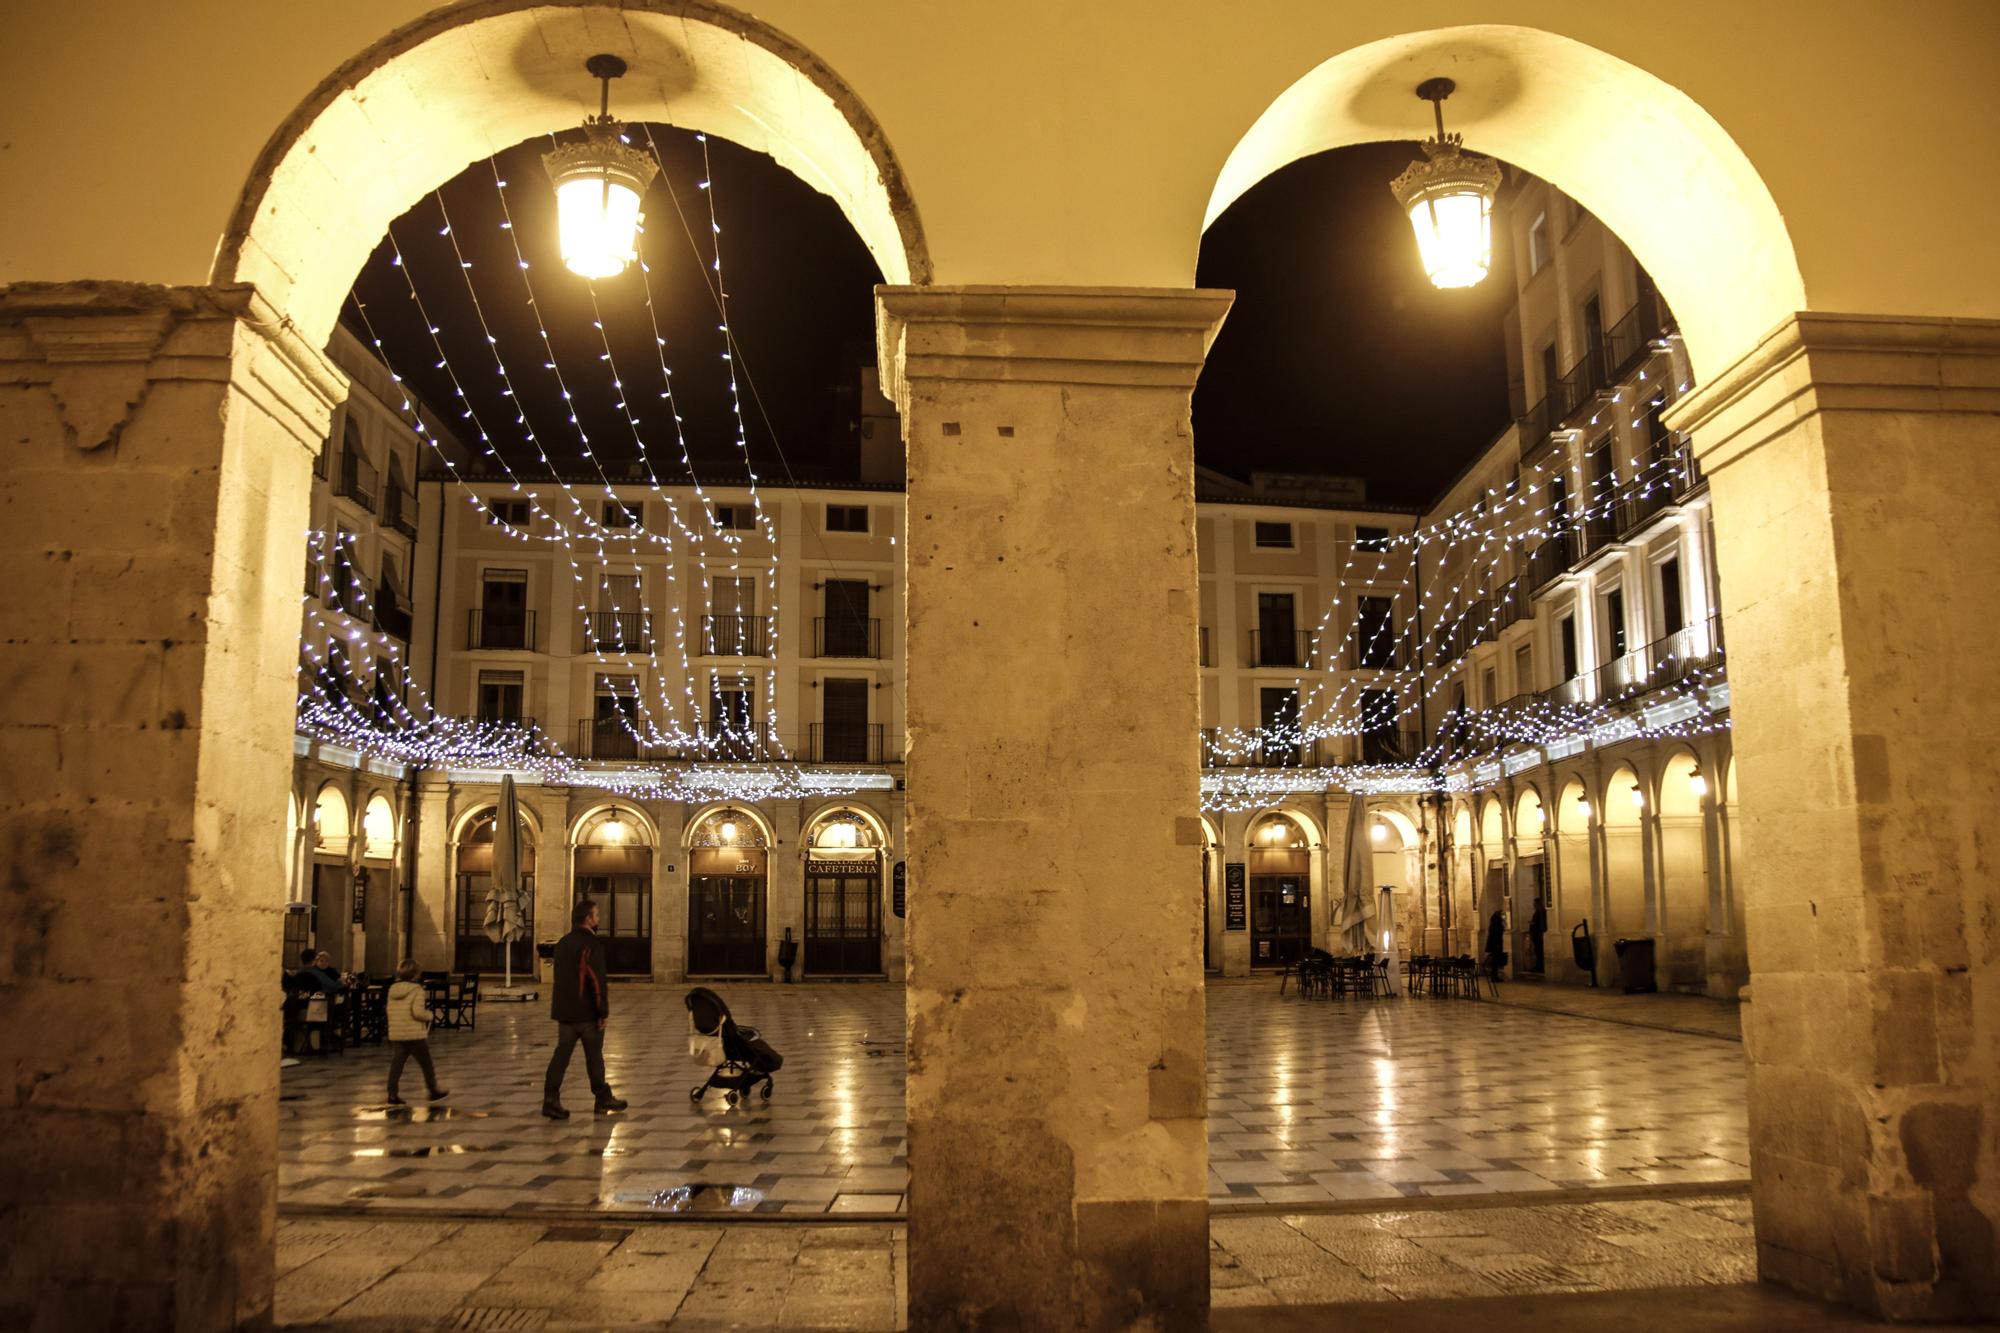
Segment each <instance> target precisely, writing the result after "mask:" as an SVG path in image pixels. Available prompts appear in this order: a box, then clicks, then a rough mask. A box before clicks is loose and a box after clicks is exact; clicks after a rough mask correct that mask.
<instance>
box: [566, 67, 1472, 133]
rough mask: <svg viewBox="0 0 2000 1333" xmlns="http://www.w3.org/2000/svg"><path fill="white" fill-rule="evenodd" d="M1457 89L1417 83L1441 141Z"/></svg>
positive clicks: (1437, 82)
mask: <svg viewBox="0 0 2000 1333" xmlns="http://www.w3.org/2000/svg"><path fill="white" fill-rule="evenodd" d="M609 58H610V57H605V56H600V57H598V59H600V60H603V59H609ZM619 72H620V73H621V74H622V73H623V72H624V67H623V66H622V65H621V66H620V67H619ZM1457 91H1458V85H1457V84H1456V83H1454V82H1453V81H1452V80H1450V79H1445V78H1437V79H1425V80H1424V81H1423V82H1422V83H1420V84H1418V85H1417V96H1418V97H1421V98H1422V99H1423V100H1424V101H1426V102H1429V103H1430V104H1431V110H1432V112H1434V113H1435V114H1436V115H1437V128H1438V142H1439V143H1443V142H1444V99H1445V98H1447V97H1450V96H1451V95H1452V94H1453V93H1455V92H1457Z"/></svg>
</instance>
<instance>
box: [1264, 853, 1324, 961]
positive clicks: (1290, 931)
mask: <svg viewBox="0 0 2000 1333" xmlns="http://www.w3.org/2000/svg"><path fill="white" fill-rule="evenodd" d="M1309 899H1310V892H1309V890H1308V889H1307V887H1306V877H1305V876H1304V875H1252V876H1251V877H1250V963H1251V965H1252V966H1253V967H1284V966H1286V965H1287V964H1290V963H1296V962H1298V961H1299V959H1301V958H1303V957H1305V953H1306V942H1307V940H1308V939H1310V938H1311V935H1312V911H1311V904H1310V901H1309Z"/></svg>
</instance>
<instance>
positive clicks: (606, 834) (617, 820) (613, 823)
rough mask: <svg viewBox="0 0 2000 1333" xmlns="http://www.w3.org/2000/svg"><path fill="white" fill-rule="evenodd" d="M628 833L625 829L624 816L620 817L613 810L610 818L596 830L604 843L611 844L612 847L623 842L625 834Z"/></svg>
mask: <svg viewBox="0 0 2000 1333" xmlns="http://www.w3.org/2000/svg"><path fill="white" fill-rule="evenodd" d="M628 832H629V830H628V829H627V828H626V827H625V818H624V816H622V815H620V814H619V813H618V811H616V810H613V811H612V812H611V814H610V816H609V817H608V818H607V819H606V820H605V821H604V823H603V825H602V826H600V827H599V829H598V834H599V835H600V836H601V837H602V838H603V839H604V841H606V842H608V843H611V844H612V845H614V846H616V845H617V844H619V843H622V842H624V841H625V837H626V834H627V833H628Z"/></svg>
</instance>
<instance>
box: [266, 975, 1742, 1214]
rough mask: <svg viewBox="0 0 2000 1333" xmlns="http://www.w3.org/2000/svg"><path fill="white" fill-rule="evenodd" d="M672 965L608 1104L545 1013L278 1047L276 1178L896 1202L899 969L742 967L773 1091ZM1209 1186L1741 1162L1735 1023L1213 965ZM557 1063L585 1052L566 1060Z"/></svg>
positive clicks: (1262, 1200)
mask: <svg viewBox="0 0 2000 1333" xmlns="http://www.w3.org/2000/svg"><path fill="white" fill-rule="evenodd" d="M681 991H682V988H680V987H638V986H627V987H621V988H620V989H619V991H618V992H617V1013H616V1017H615V1019H614V1021H613V1023H612V1025H611V1027H610V1029H609V1030H608V1032H607V1039H606V1044H605V1051H606V1064H607V1067H608V1068H609V1071H610V1077H611V1081H612V1083H613V1085H614V1087H615V1088H616V1089H617V1091H618V1093H619V1095H620V1096H623V1097H626V1098H628V1099H629V1100H630V1101H631V1103H632V1105H631V1109H630V1110H629V1111H627V1112H624V1113H622V1114H618V1115H608V1116H599V1115H592V1114H591V1113H590V1112H589V1110H588V1109H587V1108H588V1106H589V1094H588V1091H587V1089H585V1087H584V1085H583V1076H582V1073H581V1071H580V1069H579V1070H573V1072H572V1074H571V1078H570V1085H571V1086H570V1089H569V1092H568V1104H569V1105H570V1108H571V1110H572V1112H573V1116H572V1118H571V1119H570V1120H568V1121H564V1122H551V1121H548V1120H544V1119H542V1118H541V1116H540V1115H539V1114H538V1108H539V1106H540V1102H541V1075H542V1069H543V1067H544V1065H545V1064H546V1061H547V1057H548V1051H549V1038H550V1031H551V1025H550V1024H549V1021H548V1019H547V1018H546V1016H545V1014H544V1013H542V1012H541V1011H540V1009H539V1008H538V1007H537V1008H536V1009H534V1010H528V1009H526V1008H503V1007H500V1006H489V1007H488V1010H487V1011H486V1012H482V1013H481V1014H480V1017H479V1026H478V1028H477V1029H476V1030H475V1031H471V1032H456V1033H440V1034H438V1035H437V1036H436V1037H435V1038H434V1039H433V1042H432V1048H433V1052H434V1054H435V1055H436V1058H437V1060H438V1064H439V1075H440V1078H441V1079H443V1081H445V1082H446V1083H448V1084H449V1085H450V1087H451V1089H452V1094H451V1101H450V1102H449V1103H447V1104H441V1105H438V1106H427V1105H424V1104H421V1103H419V1104H415V1105H411V1106H407V1107H387V1106H385V1105H383V1080H384V1078H385V1076H386V1066H387V1055H386V1052H385V1051H384V1050H383V1049H382V1048H379V1047H375V1048H362V1049H360V1050H355V1051H350V1052H349V1053H348V1054H346V1055H345V1056H340V1057H330V1058H324V1059H314V1060H308V1061H306V1062H304V1063H303V1064H301V1065H299V1066H297V1067H294V1068H290V1069H287V1070H285V1071H284V1074H283V1078H284V1091H285V1094H286V1100H284V1101H283V1102H282V1103H281V1105H280V1108H279V1109H280V1115H281V1124H282V1128H281V1138H280V1167H279V1181H280V1190H281V1198H282V1199H283V1200H284V1201H285V1202H286V1203H288V1204H297V1205H311V1204H320V1205H327V1204H346V1203H349V1202H350V1201H352V1200H355V1199H357V1198H362V1197H366V1198H367V1200H368V1202H369V1204H370V1206H371V1207H374V1208H377V1209H390V1208H395V1207H435V1206H437V1205H438V1204H439V1203H440V1202H447V1203H449V1205H450V1206H451V1207H453V1208H454V1209H471V1210H474V1211H481V1210H488V1209H490V1210H493V1211H495V1212H500V1211H520V1210H522V1209H529V1210H532V1209H535V1208H541V1207H561V1208H576V1207H589V1208H597V1209H604V1210H608V1211H613V1212H617V1211H634V1212H638V1211H646V1212H658V1211H672V1212H680V1211H717V1212H755V1213H777V1212H787V1213H789V1212H805V1213H829V1212H832V1213H855V1214H874V1215H894V1214H898V1213H900V1211H901V1209H902V1206H903V1196H904V1190H905V1188H906V1185H907V1180H908V1173H907V1170H906V1168H905V1159H904V1151H905V1148H904V1134H905V1130H904V1110H903V1059H902V1057H903V1047H902V1032H901V1023H902V1006H903V993H902V991H901V989H900V988H895V987H888V986H838V987H835V986H824V987H813V986H793V987H789V988H786V987H776V986H744V987H737V988H734V989H733V990H732V991H731V992H730V994H729V995H728V997H727V998H728V999H729V1001H730V1004H731V1006H732V1008H733V1009H734V1010H735V1011H736V1013H737V1016H738V1018H739V1020H740V1021H743V1022H748V1023H753V1024H755V1025H757V1026H759V1027H761V1028H763V1029H764V1032H765V1035H766V1037H767V1039H768V1040H770V1041H771V1042H772V1044H773V1045H774V1046H776V1047H777V1048H778V1050H779V1051H780V1052H782V1053H783V1055H784V1056H785V1066H784V1068H783V1069H782V1070H781V1071H780V1072H779V1074H778V1076H777V1091H776V1096H775V1097H774V1098H773V1100H772V1101H771V1102H769V1103H768V1104H767V1103H762V1102H756V1103H752V1104H746V1105H743V1106H738V1107H735V1108H726V1107H724V1106H723V1105H722V1104H721V1103H720V1101H719V1099H715V1098H710V1099H709V1100H708V1101H707V1102H706V1103H704V1104H702V1105H699V1106H697V1105H694V1104H692V1103H691V1102H690V1101H689V1100H688V1096H687V1089H688V1088H689V1087H690V1086H692V1085H694V1084H697V1083H699V1082H700V1081H701V1080H702V1079H703V1078H704V1077H705V1076H706V1070H705V1069H702V1068H697V1067H696V1066H694V1065H693V1064H691V1063H690V1062H689V1060H688V1057H687V1048H686V1043H685V1032H686V1024H685V1018H684V1011H683V1009H682V1006H681V1003H680V996H681ZM1208 1021H1209V1115H1210V1118H1209V1122H1208V1134H1209V1145H1210V1146H1209V1155H1210V1176H1209V1194H1210V1198H1211V1202H1212V1203H1213V1204H1214V1205H1215V1206H1216V1207H1218V1208H1222V1209H1229V1208H1232V1207H1242V1206H1246V1205H1254V1206H1263V1205H1270V1204H1312V1203H1325V1202H1328V1201H1333V1200H1351V1199H1393V1198H1398V1197H1416V1196H1424V1195H1443V1194H1464V1193H1513V1192H1520V1191H1543V1190H1588V1189H1593V1188H1602V1187H1604V1186H1610V1185H1639V1184H1658V1183H1663V1182H1713V1181H1723V1180H1737V1179H1741V1178H1743V1177H1745V1176H1747V1175H1748V1167H1747V1162H1748V1160H1749V1159H1748V1155H1747V1131H1746V1126H1745V1116H1744V1077H1743V1062H1742V1051H1741V1048H1740V1047H1739V1046H1736V1045H1734V1044H1731V1043H1726V1042H1721V1041H1716V1040H1712V1039H1708V1038H1702V1037H1696V1036H1689V1035H1685V1034H1680V1033H1673V1032H1661V1031H1654V1030H1649V1029H1642V1028H1634V1027H1629V1026H1621V1025H1615V1024H1609V1023H1595V1022H1587V1021H1579V1020H1577V1019H1574V1018H1567V1017H1563V1016H1560V1015H1549V1014H1545V1013H1540V1012H1535V1011H1530V1010H1523V1009H1517V1008H1511V1007H1506V1006H1499V1005H1493V1004H1485V1003H1472V1002H1467V1001H1452V1000H1431V999H1409V1000H1373V1001H1366V1000H1346V1001H1301V1000H1298V999H1297V998H1295V997H1293V996H1285V997H1282V998H1281V997H1280V996H1279V995H1278V994H1277V990H1276V987H1275V985H1274V984H1273V983H1270V982H1268V981H1266V980H1264V979H1261V978H1260V979H1256V980H1253V981H1249V982H1229V983H1221V984H1216V985H1212V986H1211V987H1210V990H1209V995H1208ZM577 1063H578V1064H580V1062H577Z"/></svg>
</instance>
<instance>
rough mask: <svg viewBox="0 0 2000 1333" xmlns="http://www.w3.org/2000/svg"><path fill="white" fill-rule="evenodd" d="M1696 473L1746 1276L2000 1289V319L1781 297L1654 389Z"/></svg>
mask: <svg viewBox="0 0 2000 1333" xmlns="http://www.w3.org/2000/svg"><path fill="white" fill-rule="evenodd" d="M1674 416H1675V418H1676V420H1675V425H1676V426H1677V427H1679V428H1680V429H1683V430H1691V431H1692V432H1693V434H1694V438H1695V443H1696V448H1697V449H1698V451H1699V454H1700V457H1701V462H1702V466H1703V467H1704V468H1705V469H1706V470H1707V471H1708V473H1709V475H1710V477H1711V478H1712V483H1711V485H1712V490H1713V493H1714V497H1715V513H1716V538H1717V549H1718V556H1719V560H1720V565H1721V573H1722V590H1723V597H1724V604H1723V609H1724V619H1725V623H1726V624H1727V626H1728V634H1729V656H1730V671H1729V675H1730V680H1731V691H1732V712H1733V718H1734V725H1735V735H1734V738H1733V739H1734V744H1735V750H1736V754H1737V757H1738V760H1739V762H1740V763H1741V764H1742V770H1741V773H1740V776H1739V778H1738V786H1739V789H1740V792H1739V795H1740V799H1741V802H1742V808H1741V811H1740V818H1741V820H1742V844H1743V856H1744V865H1745V869H1744V872H1743V875H1742V884H1743V890H1744V898H1745V913H1746V918H1747V924H1748V933H1749V948H1750V971H1751V987H1752V989H1753V990H1754V992H1755V996H1756V1004H1755V1005H1754V1007H1747V1008H1746V1010H1745V1019H1746V1032H1745V1037H1746V1045H1747V1050H1748V1055H1749V1059H1750V1071H1751V1072H1750V1135H1751V1151H1752V1163H1751V1179H1752V1188H1753V1191H1754V1201H1755V1208H1756V1223H1757V1248H1758V1262H1759V1266H1760V1270H1761V1272H1762V1273H1763V1275H1764V1276H1765V1277H1766V1278H1767V1279H1771V1280H1775V1281H1778V1282H1782V1283H1784V1284H1786V1285H1788V1286H1793V1287H1797V1288H1800V1289H1802V1290H1805V1291H1808V1292H1811V1293H1814V1294H1816V1295H1821V1296H1827V1297H1835V1298H1839V1299H1842V1300H1846V1301H1848V1302H1851V1303H1853V1304H1856V1305H1859V1306H1862V1307H1864V1308H1867V1309H1870V1310H1876V1311H1881V1312H1883V1313H1886V1314H1890V1315H1894V1316H1896V1317H1898V1318H1910V1319H1918V1318H1922V1319H1945V1318H1952V1317H1960V1316H1965V1315H1971V1314H1975V1313H1984V1314H1988V1315H1990V1314H1991V1313H1993V1311H1995V1310H1996V1309H2000V1241H1996V1237H2000V898H1997V897H1996V890H1995V887H1994V885H1995V873H1996V867H1995V863H1994V853H1993V839H1994V830H1995V828H1996V827H2000V768H1996V764H1995V760H1994V746H1995V744H1996V743H2000V670H1996V667H1995V656H1994V643H1993V627H1994V625H1995V624H1996V623H2000V592H1996V589H2000V583H1996V581H1995V579H1994V577H1993V571H1994V569H1995V568H1996V567H2000V324H1996V323H1990V322H1983V321H1981V322H1974V321H1962V322H1961V321H1946V320H1930V319H1910V320H1902V319H1890V318H1882V317H1858V316H1837V315H1836V316H1829V315H1820V314H1801V315H1799V316H1797V317H1796V318H1794V319H1792V320H1790V321H1788V322H1787V323H1786V324H1784V325H1783V326H1781V327H1780V328H1778V329H1777V330H1775V331H1774V332H1773V333H1771V334H1770V335H1769V336H1768V337H1767V338H1766V339H1765V340H1764V341H1763V342H1762V343H1761V344H1760V345H1759V346H1758V347H1757V348H1755V349H1754V350H1753V351H1752V352H1751V353H1750V354H1749V355H1748V356H1746V357H1745V358H1744V359H1743V360H1742V361H1740V362H1738V363H1737V364H1736V365H1735V366H1734V367H1732V368H1731V369H1730V370H1728V371H1727V372H1725V373H1724V374H1723V375H1722V376H1721V377H1720V378H1718V379H1717V380H1716V381H1714V382H1713V383H1711V384H1709V385H1706V386H1704V387H1703V388H1701V389H1700V390H1698V391H1696V392H1695V393H1694V394H1693V395H1691V397H1690V398H1689V399H1687V400H1684V402H1683V403H1682V404H1681V405H1680V406H1679V407H1677V409H1676V411H1675V413H1674Z"/></svg>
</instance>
